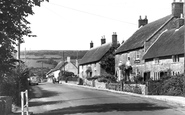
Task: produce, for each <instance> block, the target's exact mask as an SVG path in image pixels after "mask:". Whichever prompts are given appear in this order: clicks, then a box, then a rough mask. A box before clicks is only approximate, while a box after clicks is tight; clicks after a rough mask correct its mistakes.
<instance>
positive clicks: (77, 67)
mask: <svg viewBox="0 0 185 115" xmlns="http://www.w3.org/2000/svg"><path fill="white" fill-rule="evenodd" d="M75 65H76V67H77V68H78V60H76V63H75Z"/></svg>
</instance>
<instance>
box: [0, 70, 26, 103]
mask: <svg viewBox="0 0 185 115" xmlns="http://www.w3.org/2000/svg"><path fill="white" fill-rule="evenodd" d="M28 75H29V70H28V69H25V70H24V71H21V73H20V76H19V74H18V72H17V70H15V71H14V72H12V73H8V74H6V75H3V76H0V78H1V80H0V96H10V97H12V101H13V103H14V104H16V105H20V102H21V101H20V98H21V97H20V92H21V91H25V90H27V89H29V86H28V79H27V78H28V77H29V76H28Z"/></svg>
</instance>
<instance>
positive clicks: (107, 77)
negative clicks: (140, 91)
mask: <svg viewBox="0 0 185 115" xmlns="http://www.w3.org/2000/svg"><path fill="white" fill-rule="evenodd" d="M96 78H97V80H98V82H104V83H115V82H116V77H115V76H114V75H110V74H107V75H101V76H96Z"/></svg>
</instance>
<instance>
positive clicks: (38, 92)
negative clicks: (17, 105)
mask: <svg viewBox="0 0 185 115" xmlns="http://www.w3.org/2000/svg"><path fill="white" fill-rule="evenodd" d="M57 95H58V92H55V91H48V90H43V89H42V88H41V87H39V86H32V87H31V91H29V98H30V99H34V98H48V97H53V96H57ZM54 103H56V102H29V106H39V105H44V104H54Z"/></svg>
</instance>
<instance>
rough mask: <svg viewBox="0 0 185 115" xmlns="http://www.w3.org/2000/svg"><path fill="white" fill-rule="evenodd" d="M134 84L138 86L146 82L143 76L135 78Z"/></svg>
mask: <svg viewBox="0 0 185 115" xmlns="http://www.w3.org/2000/svg"><path fill="white" fill-rule="evenodd" d="M134 82H135V83H136V84H137V83H139V84H143V83H144V81H143V77H142V76H141V75H137V76H134Z"/></svg>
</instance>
